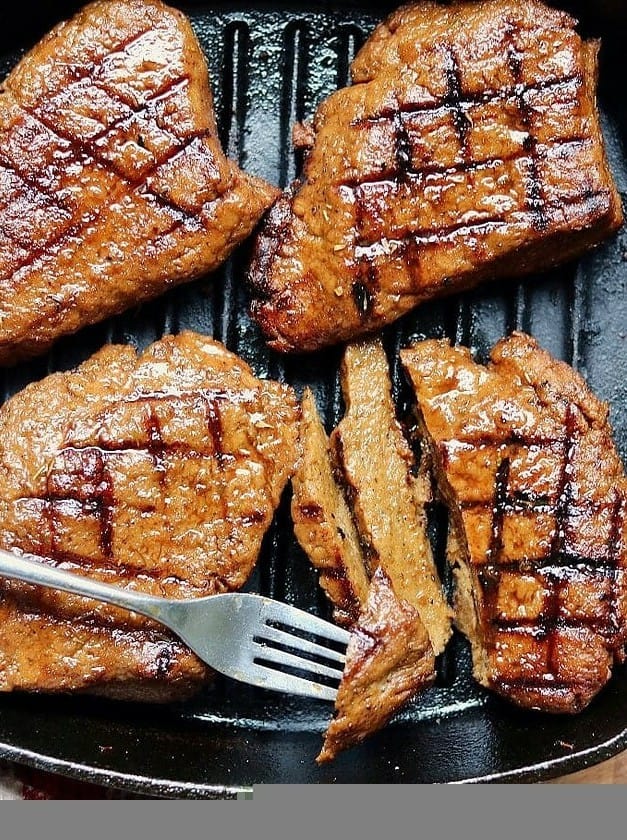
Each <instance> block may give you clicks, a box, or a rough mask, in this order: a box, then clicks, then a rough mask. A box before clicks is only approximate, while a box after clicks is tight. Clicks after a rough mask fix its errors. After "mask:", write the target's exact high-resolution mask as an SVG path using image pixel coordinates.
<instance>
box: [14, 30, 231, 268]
mask: <svg viewBox="0 0 627 840" xmlns="http://www.w3.org/2000/svg"><path fill="white" fill-rule="evenodd" d="M149 31H150V29H146V30H144V31H142V32H140V33H138V34H136V35H133V36H132V37H129V38H128V39H126V40H125V41H123V42H121V43H120V44H118V45H116V46H115V47H113V48H112V49H111V50H110V51H109V52H107V54H106V55H104V56H103V57H102V58H101V59H100V61H99V62H97V63H94V64H92V65H90V67H89V68H87V69H85V70H84V71H82V72H77V73H75V74H74V76H73V79H72V81H73V82H77V81H80V80H81V79H83V78H86V77H91V76H92V75H94V74H95V73H96V72H97V70H98V68H99V67H102V66H103V65H104V63H105V62H106V61H107V60H108V59H110V58H111V56H112V55H115V54H116V53H119V52H123V51H124V50H125V49H127V48H128V47H129V46H130V45H131V44H133V43H135V42H136V41H139V40H140V39H141V38H142V37H143V36H144V35H146V33H147V32H149ZM188 81H189V79H188V77H187V76H186V75H181V76H178V77H176V78H175V79H172V80H168V81H167V82H166V83H165V84H164V85H162V86H161V88H159V89H157V90H156V91H152V92H151V94H150V96H149V97H147V98H146V99H145V100H144V101H143V102H142V103H141V104H140V105H136V103H135V102H133V101H132V100H129V99H128V97H125V96H123V94H122V93H121V92H120V91H119V90H116V89H115V88H113V87H112V86H111V85H107V84H105V83H104V82H102V81H100V82H99V83H98V84H97V83H96V81H94V85H95V87H97V88H98V89H100V90H101V91H103V92H104V93H106V94H108V95H109V96H110V97H111V99H112V100H113V102H114V104H119V105H122V106H124V107H125V108H127V109H129V110H130V111H131V115H130V116H131V117H142V116H147V117H151V116H152V115H151V114H150V110H151V109H152V108H154V105H155V102H157V101H158V100H159V99H161V98H163V97H164V96H166V95H167V94H168V93H170V92H171V91H173V90H175V89H176V88H177V87H179V86H181V85H184V84H185V83H187V82H188ZM19 108H20V110H21V111H22V112H23V113H24V114H26V115H28V116H29V117H30V118H31V119H33V120H35V121H36V122H38V123H40V124H41V125H42V126H44V127H45V128H46V129H47V130H48V131H49V132H51V133H52V134H53V135H55V136H56V137H57V139H58V140H61V141H64V142H67V143H69V144H70V147H71V151H72V153H73V155H74V159H75V161H77V162H79V163H81V164H82V165H83V166H85V167H87V166H94V165H95V166H100V167H102V168H103V169H105V170H106V171H108V172H110V173H112V174H113V175H115V176H116V177H117V178H118V179H119V182H120V183H122V184H124V185H127V186H128V187H129V188H130V189H131V190H134V191H136V192H138V193H140V194H142V195H143V196H146V197H149V198H150V199H151V200H154V201H155V203H156V204H158V205H159V206H160V207H162V208H164V209H167V210H169V211H170V212H172V213H174V214H176V217H175V218H174V220H173V225H172V227H171V228H169V229H167V230H165V231H163V232H162V233H161V234H160V236H167V235H170V234H171V233H173V232H174V230H176V229H177V228H178V227H180V226H181V225H183V224H185V223H190V222H196V223H198V218H197V215H196V214H194V213H190V212H189V210H187V209H186V208H184V207H182V206H181V205H180V204H178V203H177V202H175V201H174V200H172V198H171V197H169V196H166V195H164V194H161V193H159V192H157V191H155V190H153V189H151V188H150V186H149V184H148V180H149V179H150V177H151V176H152V175H154V174H155V172H157V171H158V170H159V169H160V168H161V167H162V166H164V164H166V163H167V162H168V161H169V160H171V159H173V158H174V157H176V156H177V155H178V154H180V153H183V152H184V151H185V150H186V149H187V148H189V147H190V146H191V145H192V144H193V143H194V142H196V141H198V140H202V138H203V137H204V136H206V135H207V133H208V132H207V131H202V132H194V133H191V134H190V135H189V136H187V137H185V138H182V139H181V138H178V137H176V136H175V135H174V134H172V133H171V132H170V131H169V130H166V129H164V128H163V127H162V126H161V125H159V121H158V120H157V119H156V116H157V115H154V116H155V122H156V124H157V127H158V128H159V130H160V131H162V132H164V133H166V134H169V135H170V136H171V138H172V141H173V142H172V145H171V147H170V148H169V149H168V150H167V151H166V152H165V153H164V154H162V155H161V156H160V157H159V156H157V155H154V158H155V162H154V163H152V164H150V166H148V167H147V168H146V169H145V170H144V172H143V173H142V175H141V177H140V178H136V179H133V178H131V177H129V176H128V175H127V174H125V173H124V172H122V171H121V170H120V168H119V167H118V166H117V165H116V164H115V163H114V162H112V161H110V160H109V159H108V158H107V157H105V156H104V155H103V153H102V152H101V151H100V149H99V148H98V145H97V144H98V142H100V141H102V140H103V139H105V138H106V137H107V136H108V135H109V134H110V133H111V132H113V131H115V129H116V128H117V127H119V125H120V124H123V123H124V122H125V121H127V120H128V119H129V115H128V114H127V115H125V116H123V117H120V118H117V119H115V120H113V121H112V122H111V123H109V124H107V125H106V126H105V127H104V128H103V129H102V131H100V132H98V133H97V134H96V135H94V136H92V137H90V138H89V139H85V140H82V139H80V138H78V137H76V136H75V135H74V134H72V133H70V132H64V131H63V130H62V129H61V128H60V127H59V126H58V125H57V124H56V123H54V122H53V121H51V120H49V119H47V118H46V117H45V115H44V114H43V113H41V109H39V110H36V109H32V108H27V107H25V106H24V105H23V104H22V103H20V105H19ZM10 130H11V129H9V130H8V131H9V132H10ZM0 163H1V164H2V165H3V166H4V167H5V168H6V169H9V170H10V171H12V172H13V173H14V174H15V175H16V176H17V177H18V178H19V179H20V180H21V181H22V182H23V183H24V184H25V185H26V186H27V187H29V188H30V189H32V190H34V191H35V192H36V193H37V194H39V195H41V196H42V197H43V198H44V199H45V200H46V201H47V202H49V203H50V206H51V207H56V208H57V209H58V210H61V211H62V212H68V211H69V208H68V207H67V206H65V205H64V204H63V203H62V202H60V201H59V199H58V196H57V195H56V194H55V193H54V192H53V191H51V190H47V189H46V188H45V185H44V184H42V183H41V181H39V180H38V179H33V178H32V177H28V176H26V174H25V173H22V172H20V171H19V168H18V166H17V164H16V163H15V162H14V161H13V160H12V159H10V158H9V157H7V156H6V154H5V153H2V154H0ZM218 198H220V196H219V195H216V198H215V199H213V200H217V199H218ZM209 203H211V202H209ZM104 206H105V205H101V206H100V207H99V208H98V209H97V210H96V211H95V212H93V213H91V214H89V215H88V216H85V215H84V214H81V217H80V218H78V219H71V220H70V221H69V222H68V223H67V224H66V225H63V226H62V227H61V229H60V230H59V231H57V233H56V234H53V235H52V236H51V237H49V238H48V239H47V240H46V241H44V242H41V243H39V244H38V246H37V248H31V249H29V253H28V254H27V255H26V256H25V257H24V258H22V259H21V260H19V261H15V262H14V263H12V264H11V266H10V269H9V270H8V272H7V273H6V275H5V274H4V273H3V275H2V276H0V279H5V280H7V279H10V277H11V276H13V275H14V274H15V273H16V272H17V271H19V270H20V269H23V268H27V267H28V266H30V265H32V264H33V263H34V262H36V260H37V259H38V258H39V257H41V256H42V254H43V253H44V252H45V251H46V250H47V249H49V248H51V247H55V246H56V247H58V246H60V245H62V244H63V243H64V242H66V241H68V240H69V239H70V238H72V237H76V236H80V234H81V233H82V232H83V231H84V230H85V229H86V228H87V227H88V226H89V225H90V224H93V223H94V221H96V219H97V218H98V217H99V215H100V213H101V211H102V210H103V209H104ZM8 235H9V238H11V237H10V233H9V234H8ZM16 244H18V245H19V243H17V242H16Z"/></svg>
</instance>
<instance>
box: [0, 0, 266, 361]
mask: <svg viewBox="0 0 627 840" xmlns="http://www.w3.org/2000/svg"><path fill="white" fill-rule="evenodd" d="M0 186H1V187H2V190H1V192H2V200H1V202H0V231H1V232H0V364H5V365H6V364H14V363H15V362H17V361H18V360H19V359H21V358H24V357H27V356H32V355H35V354H38V353H42V352H43V351H45V350H46V349H47V348H48V347H49V346H50V345H51V344H52V343H53V342H54V341H55V340H56V339H57V338H58V337H59V336H61V335H65V334H68V333H72V332H75V331H76V330H77V329H79V328H80V327H82V326H84V325H85V324H90V323H93V322H95V321H98V320H101V319H103V318H105V317H107V316H109V315H112V314H115V313H117V312H120V311H122V310H123V309H126V308H127V307H129V306H134V305H136V304H137V303H139V302H141V301H143V300H147V299H149V298H152V297H155V296H156V295H158V294H160V293H162V292H163V291H165V290H166V289H167V288H169V287H170V286H173V285H176V284H177V283H181V282H183V281H187V280H192V279H194V278H196V277H199V276H201V275H203V274H205V273H207V272H209V271H212V270H213V269H215V268H216V267H217V266H218V265H219V264H220V263H221V262H223V261H224V260H225V259H226V257H227V256H228V255H229V253H230V252H231V250H232V249H233V248H234V247H235V246H236V245H237V244H238V243H239V242H240V241H241V240H242V239H243V238H244V237H246V236H247V235H248V234H249V233H250V232H251V231H252V230H253V228H254V227H255V225H256V223H257V222H258V220H259V218H260V217H261V215H262V213H263V212H264V210H265V209H266V208H267V207H268V206H269V205H270V204H271V203H272V201H273V200H274V198H276V196H277V191H276V190H275V189H274V188H273V187H271V186H270V185H269V184H266V183H264V182H263V181H261V180H259V179H257V178H253V177H251V176H249V175H247V174H246V173H244V172H242V171H241V170H240V169H239V168H238V167H237V166H236V165H235V164H234V163H233V162H232V161H230V160H229V159H228V158H226V157H225V155H224V153H223V151H222V149H221V147H220V143H219V140H218V135H217V128H216V123H215V117H214V113H213V101H212V95H211V90H210V87H209V80H208V76H207V66H206V61H205V58H204V56H203V54H202V51H201V48H200V45H199V44H198V41H197V40H196V37H195V35H194V32H193V30H192V28H191V25H190V23H189V21H188V20H187V19H186V18H185V16H184V15H183V14H182V13H181V12H179V11H178V10H175V9H172V8H170V7H168V6H166V5H164V4H163V3H161V2H160V0H111V2H109V1H108V0H107V2H105V0H96V2H94V3H91V4H89V5H88V6H86V7H85V8H84V9H82V10H81V11H79V12H78V13H77V15H76V16H75V17H74V18H73V19H72V20H70V21H67V22H64V23H62V24H60V25H59V26H57V27H55V29H54V30H52V31H51V32H50V33H49V34H48V35H46V36H45V37H44V38H43V39H42V40H41V41H40V42H39V44H37V45H36V46H35V47H34V48H33V49H32V50H31V51H30V52H29V53H28V54H27V55H26V56H25V57H24V58H23V59H22V60H21V61H20V63H19V64H18V65H17V66H16V68H15V69H14V70H13V71H12V73H11V74H10V75H9V76H8V78H7V79H6V80H5V82H4V84H3V85H2V88H1V95H0Z"/></svg>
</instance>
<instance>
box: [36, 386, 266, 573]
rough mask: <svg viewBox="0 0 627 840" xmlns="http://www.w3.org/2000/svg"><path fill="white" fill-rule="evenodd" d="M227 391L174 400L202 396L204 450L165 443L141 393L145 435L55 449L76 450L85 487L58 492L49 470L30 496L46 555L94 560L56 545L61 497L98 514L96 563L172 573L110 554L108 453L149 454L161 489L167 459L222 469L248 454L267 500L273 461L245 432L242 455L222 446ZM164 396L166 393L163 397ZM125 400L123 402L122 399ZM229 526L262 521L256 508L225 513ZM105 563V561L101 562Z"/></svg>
mask: <svg viewBox="0 0 627 840" xmlns="http://www.w3.org/2000/svg"><path fill="white" fill-rule="evenodd" d="M228 396H229V395H228V394H227V392H223V391H220V392H214V393H213V395H211V392H209V393H203V392H200V391H199V392H194V393H192V394H188V395H177V397H176V399H177V400H180V399H183V398H187V399H188V400H190V401H192V402H196V401H197V400H198V399H202V401H203V405H204V418H205V423H206V427H207V431H208V433H209V440H210V441H211V444H212V445H211V448H210V449H209V450H207V451H198V450H195V449H193V448H192V447H191V446H189V445H188V444H187V443H182V442H176V441H173V442H166V441H165V440H164V439H163V434H162V429H161V423H160V420H159V417H158V415H157V414H156V412H155V407H154V403H155V402H158V399H157V398H156V397H155V396H154V395H151V396H149V397H145V398H142V397H141V396H140V397H136V398H133V399H132V400H130V402H146V404H147V407H148V411H147V413H146V415H145V417H144V431H145V439H143V440H139V441H138V440H116V441H115V442H113V443H112V442H105V441H102V440H101V441H99V442H98V443H96V444H90V445H86V446H75V445H72V444H69V445H67V446H66V447H64V448H63V449H61V450H60V451H59V453H58V454H59V455H63V454H64V453H67V452H72V453H76V454H77V455H78V456H79V458H80V465H79V470H80V477H81V479H82V488H83V490H85V489H86V490H87V492H84V493H83V494H80V493H77V494H72V493H67V492H59V491H58V490H55V489H54V487H53V486H52V484H51V474H50V473H49V474H48V476H47V478H46V492H45V494H44V495H43V496H42V497H29V498H30V499H31V500H33V499H35V500H37V499H39V500H40V501H42V502H43V512H44V514H43V515H44V520H45V522H46V527H47V529H48V534H49V547H50V550H49V551H48V552H46V553H47V555H48V556H49V557H50V559H51V560H52V561H53V562H56V563H62V562H70V563H74V564H77V565H85V564H88V565H89V566H92V565H94V563H92V561H91V560H90V559H89V558H86V557H82V556H81V555H77V554H74V553H72V552H68V551H66V550H64V549H63V548H61V546H60V544H59V540H60V533H61V522H60V520H59V516H58V513H57V510H56V505H58V504H60V503H61V504H62V503H63V502H68V503H73V504H74V505H76V509H77V511H80V513H81V514H84V513H91V514H93V515H95V516H96V517H97V519H98V524H99V547H100V551H101V554H102V560H100V561H95V566H98V565H100V564H102V562H103V561H104V563H105V568H113V567H114V568H115V569H116V570H118V571H119V572H120V573H122V574H123V575H127V576H130V575H131V574H137V573H138V572H139V573H141V575H143V576H145V577H148V578H151V579H153V580H157V581H158V580H159V579H161V578H162V577H163V576H164V574H166V576H167V577H168V578H171V577H172V573H171V571H170V570H167V571H166V572H165V573H164V572H163V571H162V570H160V569H156V568H151V567H143V566H142V567H141V568H137V567H135V566H134V565H132V564H124V563H120V562H119V558H117V557H115V551H114V529H115V519H116V511H117V508H118V501H117V499H116V495H115V487H114V483H113V479H112V476H111V472H110V470H109V464H108V461H109V459H110V458H111V457H115V456H119V455H124V454H125V453H132V452H135V453H137V452H139V453H141V452H145V453H146V454H148V455H150V457H151V458H152V461H153V467H154V471H155V473H156V476H157V480H158V482H159V485H160V487H161V490H162V492H164V491H165V490H166V486H167V472H168V469H169V464H170V462H171V459H178V460H182V461H189V460H200V459H212V460H213V461H214V462H215V463H216V464H217V465H218V469H220V470H224V469H225V468H226V467H227V465H230V466H232V467H233V468H235V465H236V464H237V462H238V461H242V460H244V461H247V462H248V461H249V460H250V458H251V455H252V456H253V458H254V459H255V460H256V461H257V462H258V463H260V464H263V466H264V470H263V488H262V490H263V494H264V496H265V498H266V499H270V498H271V495H270V475H271V472H269V470H271V469H272V462H271V461H270V460H269V459H268V456H267V455H265V454H264V453H263V452H262V451H261V450H260V449H259V447H258V446H257V445H256V442H255V441H254V440H253V439H252V438H251V436H250V435H247V452H246V454H244V453H240V452H237V451H236V452H227V451H226V450H225V448H224V445H223V436H224V430H223V425H222V415H221V410H220V402H221V400H225V399H228ZM163 399H164V401H165V400H167V397H165V398H163ZM127 404H128V403H127ZM219 502H220V505H221V516H222V518H223V519H226V518H227V515H228V513H229V512H228V508H227V500H226V498H225V496H224V495H223V494H222V495H221V496H220V499H219ZM229 518H230V521H231V523H232V524H233V526H238V525H241V526H248V525H253V524H257V523H259V522H261V521H263V518H264V516H263V515H262V513H261V511H258V510H253V511H251V512H250V513H249V514H246V515H244V516H243V517H236V518H234V517H233V516H232V515H230V516H229ZM106 564H108V565H106Z"/></svg>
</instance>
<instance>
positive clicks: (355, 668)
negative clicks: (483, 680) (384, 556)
mask: <svg viewBox="0 0 627 840" xmlns="http://www.w3.org/2000/svg"><path fill="white" fill-rule="evenodd" d="M434 677H435V657H434V655H433V648H432V646H431V643H430V641H429V635H428V633H427V631H426V629H425V626H424V624H423V623H422V621H421V619H420V616H419V615H418V612H417V611H416V609H415V608H414V607H412V606H411V604H408V603H407V601H403V600H400V599H399V598H398V597H397V596H396V595H395V593H394V589H393V588H392V584H391V582H390V579H389V578H388V576H387V575H386V574H385V572H384V571H383V569H382V568H381V567H379V568H378V569H377V570H376V571H375V573H374V575H373V578H372V582H371V585H370V591H369V593H368V600H367V602H366V604H365V605H364V608H363V611H362V613H361V615H360V616H359V620H358V622H357V623H356V625H355V626H354V628H353V632H352V634H351V638H350V641H349V643H348V649H347V651H346V667H345V669H344V675H343V677H342V681H341V683H340V686H339V689H338V696H337V701H336V704H335V708H336V716H335V719H334V720H333V721H332V722H331V724H330V725H329V728H328V729H327V732H326V734H325V739H324V745H323V748H322V751H321V752H320V755H319V756H318V758H317V759H316V760H317V761H318V763H324V762H326V761H331V760H333V759H334V758H336V757H337V755H338V753H339V752H341V751H342V750H345V749H348V748H349V747H352V746H354V745H355V744H358V743H360V742H361V741H363V740H364V739H365V738H366V737H367V736H368V735H371V734H372V733H373V732H375V731H376V730H377V729H381V728H382V727H383V726H385V725H386V723H388V721H389V720H390V718H391V717H392V715H393V714H394V712H396V711H398V709H400V708H401V707H402V706H403V705H404V704H405V703H406V702H407V701H408V700H410V699H411V698H412V697H413V696H414V695H415V694H417V693H418V692H419V691H422V690H423V689H425V688H426V687H427V686H429V685H431V683H432V682H433V679H434Z"/></svg>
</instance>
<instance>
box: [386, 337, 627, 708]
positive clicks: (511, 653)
mask: <svg viewBox="0 0 627 840" xmlns="http://www.w3.org/2000/svg"><path fill="white" fill-rule="evenodd" d="M401 358H402V362H403V365H404V367H405V369H406V371H407V373H408V375H409V377H410V379H411V381H412V384H413V385H414V388H415V390H416V396H417V402H418V410H419V413H420V418H421V422H422V424H423V428H424V432H425V435H426V437H427V439H428V440H429V442H430V445H431V450H432V457H433V464H434V468H435V472H436V476H437V480H438V485H439V488H440V491H441V493H442V495H443V497H444V498H445V499H446V501H447V503H448V504H449V507H450V511H451V516H452V534H451V542H450V547H449V558H450V559H451V560H452V562H453V564H454V569H455V574H456V581H457V592H456V598H457V617H458V618H457V620H458V624H459V626H460V627H461V629H462V630H463V631H464V632H465V633H466V634H467V635H468V636H469V638H470V640H471V643H472V647H473V661H474V668H475V676H476V677H477V679H478V680H479V681H480V682H482V683H483V684H484V685H486V686H488V687H490V688H492V689H494V690H496V691H497V692H499V693H500V694H502V695H503V696H505V697H507V698H509V699H510V700H513V701H514V702H516V703H518V704H519V705H521V706H526V707H529V708H536V709H542V710H544V711H551V712H578V711H580V710H581V709H582V708H584V707H585V706H586V705H587V704H588V703H589V702H590V701H591V700H592V698H593V697H594V696H595V695H596V694H597V693H598V691H599V690H600V689H601V688H602V687H603V686H604V685H605V683H606V682H607V680H608V679H609V677H610V675H611V669H612V665H613V663H614V662H616V661H621V660H622V659H623V656H624V648H625V641H626V638H627V629H626V624H625V607H626V604H627V601H626V597H627V582H626V575H625V571H626V567H627V541H626V540H627V524H626V517H625V513H626V509H627V481H626V479H625V475H624V471H623V467H622V464H621V462H620V459H619V457H618V454H617V452H616V448H615V446H614V443H613V440H612V434H611V429H610V426H609V422H608V409H607V406H606V405H605V404H604V403H602V402H601V401H600V400H598V399H597V398H596V397H595V396H594V394H592V393H591V391H590V390H589V388H588V387H587V385H586V383H585V382H584V380H583V379H582V378H581V376H579V374H577V373H576V372H575V371H573V370H572V368H570V367H569V366H568V365H566V364H565V363H563V362H559V361H557V360H555V359H553V358H552V357H551V356H550V355H549V354H548V353H547V352H546V351H544V350H542V349H541V348H540V347H539V346H538V345H537V343H536V342H535V341H534V340H533V339H532V338H530V337H529V336H526V335H524V334H521V333H514V334H513V335H512V336H510V337H509V338H507V339H504V340H503V341H501V342H499V343H498V344H497V345H496V347H495V348H494V349H493V351H492V354H491V361H490V364H489V365H488V366H487V367H484V366H482V365H479V364H477V363H476V362H474V361H473V359H472V357H471V355H470V352H469V351H468V350H467V349H465V348H460V347H451V346H450V345H449V344H448V342H446V341H426V342H421V343H419V344H416V345H414V346H413V347H411V348H409V349H408V350H405V351H402V353H401Z"/></svg>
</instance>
